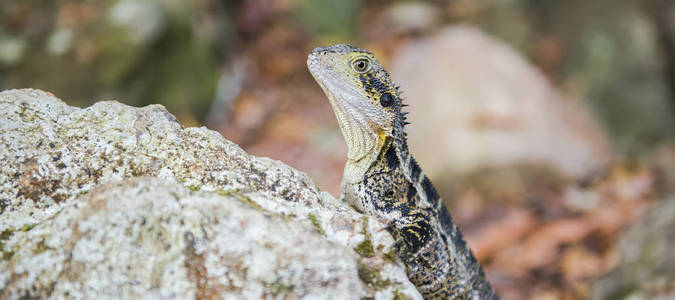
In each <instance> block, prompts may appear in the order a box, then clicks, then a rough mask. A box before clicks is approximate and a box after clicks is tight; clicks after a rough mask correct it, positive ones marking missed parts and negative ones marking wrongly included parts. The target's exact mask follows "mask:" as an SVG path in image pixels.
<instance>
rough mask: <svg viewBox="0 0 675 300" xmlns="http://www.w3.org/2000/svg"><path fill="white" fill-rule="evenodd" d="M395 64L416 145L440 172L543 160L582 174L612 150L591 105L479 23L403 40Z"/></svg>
mask: <svg viewBox="0 0 675 300" xmlns="http://www.w3.org/2000/svg"><path fill="white" fill-rule="evenodd" d="M428 62H433V63H428ZM391 71H392V76H393V77H394V79H395V80H397V81H398V82H399V83H400V85H401V88H402V90H403V92H404V96H405V97H406V99H407V101H408V102H410V106H409V107H408V109H409V111H410V112H411V113H410V115H409V120H410V121H411V122H412V124H411V125H409V126H408V128H409V129H408V130H409V134H408V137H409V138H410V143H411V148H412V149H413V152H414V154H415V157H416V158H417V159H418V160H420V163H421V165H422V168H423V169H424V170H425V172H426V173H428V174H430V175H431V176H433V177H436V176H441V175H445V173H447V172H452V173H454V174H455V175H457V174H463V173H469V172H472V171H474V170H478V169H481V168H487V167H508V166H513V165H521V164H538V165H542V166H546V167H550V168H552V169H553V170H555V171H558V172H559V173H560V174H562V175H565V176H569V177H573V178H578V177H583V176H584V175H587V174H588V173H590V172H593V171H596V170H597V169H598V168H599V167H602V166H603V165H604V164H605V163H607V162H608V160H609V159H610V157H611V149H610V146H609V142H608V140H607V138H606V137H605V135H604V133H603V132H602V130H600V129H599V128H598V126H597V125H596V124H595V123H594V122H593V120H592V119H591V118H590V116H589V114H588V113H587V111H586V109H585V108H584V107H583V105H581V104H580V103H579V102H575V101H571V100H568V99H564V98H563V97H562V96H561V95H560V94H559V93H558V92H557V91H556V90H555V88H554V87H553V86H552V85H551V84H550V83H549V82H547V79H546V78H545V77H544V76H543V75H542V74H541V73H540V72H538V71H537V70H536V69H535V68H534V67H533V66H532V65H531V64H529V63H528V62H527V61H525V59H523V57H521V56H520V55H519V54H518V53H517V52H516V51H515V50H513V49H512V48H510V47H508V46H507V45H506V44H505V43H503V42H500V41H498V40H495V39H493V38H491V37H489V36H487V35H485V34H484V33H482V32H481V31H479V30H478V29H475V28H473V27H469V26H451V27H448V28H445V29H444V30H441V31H440V32H438V33H437V34H434V35H432V36H430V37H426V38H423V39H420V40H415V41H414V42H411V43H409V44H408V45H406V46H403V47H401V50H399V51H398V52H397V53H396V54H395V55H394V57H393V58H392V62H391ZM429 145H434V146H432V147H429Z"/></svg>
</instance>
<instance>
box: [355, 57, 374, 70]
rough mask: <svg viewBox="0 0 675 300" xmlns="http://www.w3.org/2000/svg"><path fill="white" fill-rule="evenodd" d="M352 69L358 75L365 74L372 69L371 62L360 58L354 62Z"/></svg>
mask: <svg viewBox="0 0 675 300" xmlns="http://www.w3.org/2000/svg"><path fill="white" fill-rule="evenodd" d="M352 68H354V71H356V72H358V73H365V72H366V71H368V69H369V68H370V61H369V60H368V59H366V58H358V59H355V60H354V61H353V62H352Z"/></svg>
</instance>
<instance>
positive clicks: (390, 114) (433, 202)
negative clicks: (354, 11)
mask: <svg viewBox="0 0 675 300" xmlns="http://www.w3.org/2000/svg"><path fill="white" fill-rule="evenodd" d="M308 66H309V69H310V72H311V73H312V75H313V76H314V78H315V79H316V80H317V82H318V83H319V85H320V86H321V87H322V88H323V90H324V92H325V93H326V95H327V96H328V99H329V100H330V103H331V106H332V107H333V110H334V111H335V115H336V117H337V119H338V122H339V125H340V129H341V130H342V133H343V135H344V136H345V140H346V141H347V145H348V149H349V152H348V161H347V164H346V165H345V171H344V177H343V182H342V188H343V197H344V199H345V200H346V201H348V202H349V203H351V204H352V205H353V206H354V207H356V208H357V209H358V210H360V211H362V212H364V213H366V214H370V215H375V216H378V217H380V218H383V219H384V220H386V221H387V222H388V224H389V225H390V227H389V230H390V232H391V233H392V235H393V236H394V238H395V239H396V241H397V250H398V255H399V257H400V258H401V260H402V261H403V263H404V264H405V265H406V270H407V273H408V278H410V280H411V281H412V282H413V283H414V284H415V285H416V286H417V288H418V290H419V291H420V292H421V293H422V295H423V296H424V297H425V298H426V299H498V297H497V295H496V294H495V292H494V290H493V289H492V287H491V286H490V284H489V282H488V281H487V279H486V278H485V274H484V273H483V271H482V269H481V267H480V265H479V264H478V262H477V261H476V259H475V258H474V256H473V254H472V253H471V250H470V249H469V247H468V246H467V245H466V242H465V241H464V239H463V238H462V235H461V233H460V232H459V230H458V229H457V226H456V225H455V223H454V222H453V221H452V218H451V217H450V214H449V213H448V211H447V209H446V207H445V205H443V202H442V201H441V199H440V197H439V196H438V193H437V192H436V190H435V188H434V186H433V185H432V184H431V181H430V180H429V179H428V178H427V177H426V176H425V175H424V173H423V172H422V170H421V168H420V166H419V165H418V164H417V162H416V161H415V160H414V159H413V157H412V155H411V154H410V152H409V150H408V145H407V141H406V134H405V129H404V126H405V125H406V124H407V123H406V120H405V115H406V113H405V112H402V111H401V108H402V107H403V106H404V104H403V103H402V100H401V96H400V92H399V90H398V87H397V86H396V85H395V84H394V83H393V81H392V80H391V78H390V77H389V74H388V73H387V72H386V71H385V70H384V68H382V66H381V65H380V64H379V62H377V60H376V59H375V57H374V56H373V55H372V53H370V52H368V51H366V50H363V49H359V48H356V47H353V46H350V45H345V44H338V45H333V46H330V47H325V48H317V49H315V50H314V51H313V52H312V53H311V54H310V55H309V58H308Z"/></svg>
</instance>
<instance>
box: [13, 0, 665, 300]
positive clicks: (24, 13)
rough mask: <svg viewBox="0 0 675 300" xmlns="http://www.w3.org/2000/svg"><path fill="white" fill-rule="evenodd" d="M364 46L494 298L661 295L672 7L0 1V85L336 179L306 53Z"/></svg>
mask: <svg viewBox="0 0 675 300" xmlns="http://www.w3.org/2000/svg"><path fill="white" fill-rule="evenodd" d="M336 42H347V43H352V44H354V45H357V46H359V47H362V48H366V49H369V50H371V51H373V52H374V53H375V54H376V55H377V56H378V58H379V60H380V61H381V62H382V63H383V64H384V65H385V67H387V69H388V70H389V71H390V73H391V74H392V76H393V78H394V79H395V80H396V81H397V82H398V83H399V84H400V85H401V88H402V90H403V91H404V96H405V97H406V101H407V102H408V103H409V104H410V106H409V110H410V112H411V114H410V117H409V118H410V120H412V124H411V125H409V126H408V130H409V134H408V136H409V138H410V146H411V149H412V152H413V153H414V154H415V156H416V158H417V159H418V160H419V162H420V165H421V166H422V169H423V170H425V172H426V173H427V174H429V175H430V177H431V178H432V181H433V182H434V183H435V185H436V187H437V188H438V190H439V191H440V193H441V196H442V197H443V198H444V201H445V202H446V204H447V205H448V207H449V208H450V210H451V212H452V214H453V217H454V218H455V220H456V221H457V222H458V223H459V225H460V228H461V229H462V230H463V231H464V232H465V236H466V237H467V239H468V242H469V244H470V245H471V247H472V248H473V249H474V252H475V254H476V255H477V257H478V258H479V260H480V261H481V263H482V264H483V265H484V267H485V269H486V272H487V273H488V277H489V278H490V280H491V281H492V282H493V285H494V286H495V288H496V289H497V290H498V292H499V293H500V294H501V296H502V298H503V299H588V298H592V299H673V298H674V297H675V255H674V254H673V253H675V142H674V141H675V2H673V1H672V0H596V1H581V0H566V1H553V0H509V1H497V0H449V1H441V0H427V1H385V0H279V1H273V0H258V1H234V0H220V1H218V0H192V1H176V0H154V1H150V0H100V1H94V0H86V1H85V0H79V1H69V0H60V1H38V0H22V1H14V0H0V90H4V89H11V88H26V87H30V88H39V89H43V90H46V91H49V92H52V93H53V94H55V95H56V96H57V97H59V98H61V99H63V100H64V101H65V102H67V103H68V104H70V105H76V106H80V107H86V106H89V105H91V104H92V103H93V102H96V101H101V100H111V99H114V100H117V101H120V102H124V103H127V104H130V105H134V106H143V105H148V104H153V103H159V104H163V105H164V106H166V107H167V109H168V110H169V111H170V112H171V113H173V114H175V115H176V116H177V117H178V118H179V119H180V121H181V123H183V124H184V125H185V126H207V127H209V128H211V129H214V130H218V131H219V132H221V133H222V134H223V135H224V136H225V137H226V138H228V139H229V140H231V141H233V142H235V143H237V144H239V145H240V146H241V147H242V148H244V149H245V150H246V151H248V152H250V153H252V154H255V155H260V156H268V157H271V158H274V159H278V160H281V161H283V162H285V163H287V164H289V165H291V166H293V167H296V168H298V169H300V170H302V171H305V172H307V173H308V174H309V175H310V176H311V177H312V178H313V179H314V180H315V182H316V183H317V185H318V186H319V188H321V189H323V190H326V191H329V192H330V193H332V194H333V195H336V196H337V195H338V194H339V192H340V179H341V177H342V168H343V166H344V162H345V155H346V146H345V144H344V141H343V140H342V135H341V133H340V132H339V129H338V127H337V123H336V120H335V117H334V116H333V112H332V110H331V108H330V105H329V104H328V102H327V99H326V98H325V96H324V95H323V93H322V92H321V90H320V88H319V87H318V85H316V84H315V82H314V81H313V79H312V78H311V76H310V74H309V73H308V71H307V69H306V65H305V60H306V57H307V54H308V53H309V51H311V49H312V48H314V47H317V46H325V45H328V44H331V43H336Z"/></svg>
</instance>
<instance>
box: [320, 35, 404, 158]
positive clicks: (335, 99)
mask: <svg viewBox="0 0 675 300" xmlns="http://www.w3.org/2000/svg"><path fill="white" fill-rule="evenodd" d="M307 66H308V67H309V71H310V73H312V76H314V78H315V79H316V81H317V82H318V83H319V85H320V86H321V88H322V89H323V91H324V92H325V93H326V95H327V96H328V99H329V100H330V104H331V106H332V107H333V111H334V112H335V116H336V118H337V120H338V123H339V125H340V129H341V130H342V134H343V135H344V137H345V140H346V142H347V146H348V148H349V152H348V159H349V161H351V162H358V161H360V160H363V159H364V158H365V157H372V155H373V154H377V153H379V152H380V150H381V148H382V146H383V145H384V144H385V141H386V139H387V137H390V136H392V129H393V128H394V126H395V123H396V121H397V119H398V116H399V114H400V111H401V100H400V97H399V94H398V91H397V88H396V85H395V84H394V83H393V82H392V81H391V79H390V78H389V74H388V73H387V71H385V70H384V68H383V67H382V65H381V64H380V63H379V62H378V61H377V59H375V56H374V55H373V54H372V53H370V52H369V51H367V50H363V49H360V48H356V47H354V46H351V45H347V44H337V45H332V46H329V47H319V48H316V49H314V50H313V51H312V53H310V54H309V58H308V59H307ZM369 154H370V155H369Z"/></svg>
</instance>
